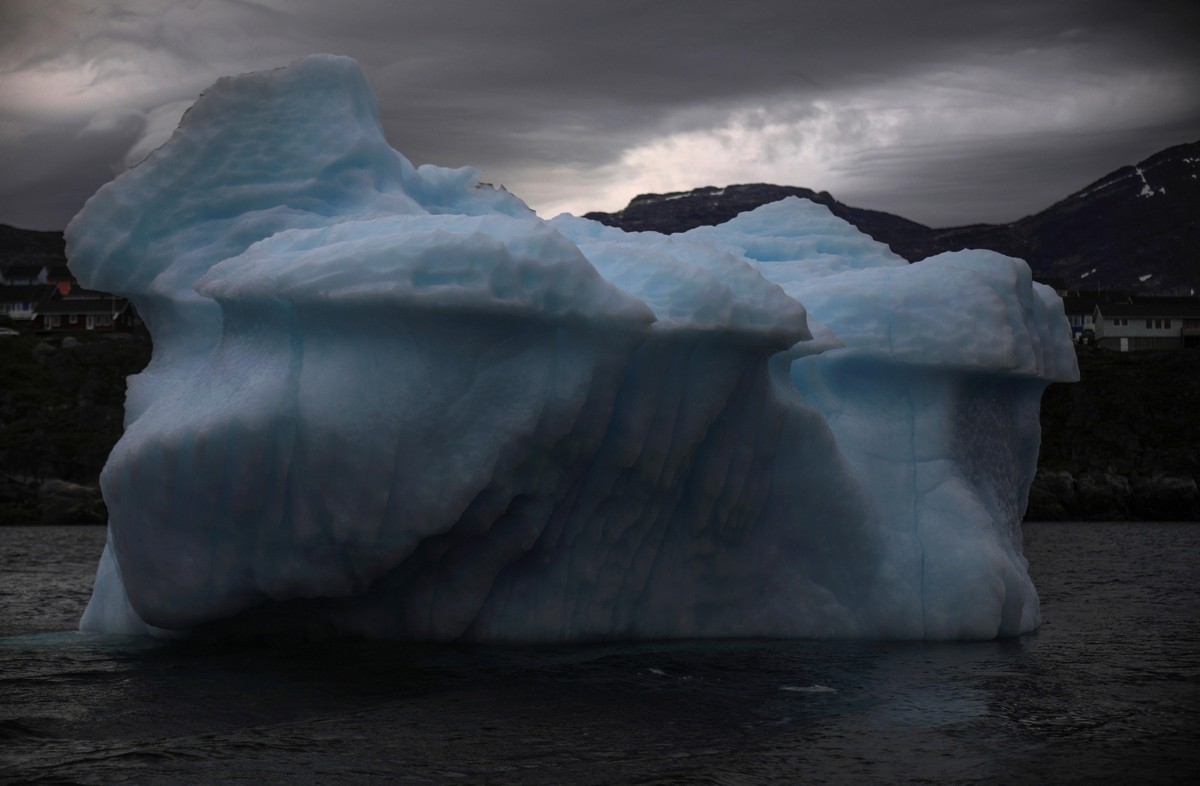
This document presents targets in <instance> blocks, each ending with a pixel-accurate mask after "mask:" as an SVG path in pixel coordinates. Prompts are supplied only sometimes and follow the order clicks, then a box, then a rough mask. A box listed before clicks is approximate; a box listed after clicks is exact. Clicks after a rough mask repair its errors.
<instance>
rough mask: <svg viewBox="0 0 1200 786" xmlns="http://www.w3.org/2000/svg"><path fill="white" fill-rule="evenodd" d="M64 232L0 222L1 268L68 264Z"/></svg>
mask: <svg viewBox="0 0 1200 786" xmlns="http://www.w3.org/2000/svg"><path fill="white" fill-rule="evenodd" d="M63 245H64V243H63V233H62V232H39V231H36V230H32V229H17V228H16V227H10V226H8V225H7V224H0V268H6V267H10V266H12V265H51V266H53V265H62V264H66V254H65V253H64V251H63Z"/></svg>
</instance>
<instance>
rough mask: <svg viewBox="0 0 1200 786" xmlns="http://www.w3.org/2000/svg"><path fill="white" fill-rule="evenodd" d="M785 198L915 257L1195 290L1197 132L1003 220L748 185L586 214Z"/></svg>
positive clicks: (1150, 289)
mask: <svg viewBox="0 0 1200 786" xmlns="http://www.w3.org/2000/svg"><path fill="white" fill-rule="evenodd" d="M787 196H799V197H803V198H807V199H811V200H812V201H814V202H817V203H818V204H823V205H825V206H826V207H828V208H829V210H830V212H832V213H833V214H834V215H835V216H837V217H838V218H841V219H843V220H845V221H848V222H849V223H851V224H853V225H854V226H856V227H857V228H858V229H859V230H860V231H862V232H865V233H866V234H868V235H870V236H871V237H873V238H875V239H876V240H878V241H880V242H882V243H885V244H887V245H888V246H890V247H891V248H892V250H893V251H894V252H896V253H897V254H899V255H900V256H902V257H904V258H905V259H907V260H909V261H910V262H915V261H917V260H920V259H924V258H926V257H929V256H933V255H935V254H939V253H942V252H944V251H958V250H961V249H965V248H984V249H991V250H993V251H997V252H999V253H1002V254H1006V255H1008V256H1014V257H1020V258H1021V259H1024V260H1025V261H1026V262H1028V263H1029V265H1030V267H1031V268H1032V269H1033V271H1034V273H1035V274H1036V275H1038V276H1042V277H1047V278H1059V279H1062V280H1063V281H1064V282H1065V283H1066V285H1067V287H1068V288H1070V289H1075V290H1092V289H1107V290H1125V291H1129V292H1137V293H1141V294H1187V293H1188V292H1191V291H1197V292H1200V256H1198V254H1197V251H1196V249H1197V248H1198V247H1200V140H1197V141H1195V142H1187V143H1184V144H1181V145H1174V146H1172V147H1168V148H1166V149H1164V150H1161V151H1159V152H1158V153H1155V154H1153V155H1151V156H1149V157H1148V158H1146V159H1144V160H1142V161H1140V162H1138V163H1137V164H1131V165H1126V166H1123V167H1120V168H1118V169H1115V170H1113V171H1112V172H1109V173H1108V174H1106V175H1104V176H1102V177H1100V178H1098V179H1096V180H1094V181H1093V182H1091V183H1089V184H1088V185H1087V186H1084V187H1083V188H1081V189H1079V190H1078V191H1075V192H1074V193H1071V194H1069V195H1067V196H1066V197H1064V198H1063V199H1060V200H1059V201H1057V202H1055V203H1054V204H1052V205H1050V206H1049V207H1047V208H1045V209H1044V210H1041V211H1039V212H1037V213H1033V214H1031V215H1028V216H1025V217H1023V218H1020V219H1017V220H1016V221H1013V222H1010V223H1007V224H969V225H965V226H958V227H946V228H941V229H935V228H931V227H928V226H925V225H924V224H920V223H918V222H916V221H912V220H910V219H906V218H904V217H902V216H898V215H894V214H891V213H886V212H883V211H878V210H867V209H865V208H858V207H854V206H851V205H847V204H845V203H843V202H840V201H838V200H837V199H835V198H834V197H833V196H832V195H830V194H829V192H827V191H821V192H816V191H813V190H811V189H807V188H803V187H799V186H778V185H773V184H768V183H751V184H742V185H731V186H724V187H720V188H718V187H715V186H705V187H703V188H697V189H693V190H692V191H685V192H673V193H668V194H641V195H639V196H636V197H634V198H633V199H632V200H631V201H630V203H629V205H627V206H626V207H625V208H623V209H622V210H619V211H617V212H615V213H602V212H592V213H586V214H585V215H584V217H585V218H590V219H592V220H595V221H599V222H600V223H603V224H607V225H609V226H615V227H620V228H621V229H624V230H626V231H630V232H636V231H657V232H663V233H665V234H673V233H676V232H683V231H686V230H688V229H692V228H694V227H697V226H703V225H710V224H716V223H723V222H724V221H728V220H729V219H731V218H733V217H734V216H735V215H737V214H738V213H741V212H744V211H746V210H753V209H754V208H756V207H759V206H761V205H764V204H768V203H769V202H775V201H778V200H779V199H783V198H785V197H787Z"/></svg>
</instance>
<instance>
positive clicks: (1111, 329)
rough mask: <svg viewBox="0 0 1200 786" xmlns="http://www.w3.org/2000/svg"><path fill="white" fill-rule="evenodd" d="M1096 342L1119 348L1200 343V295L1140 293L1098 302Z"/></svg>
mask: <svg viewBox="0 0 1200 786" xmlns="http://www.w3.org/2000/svg"><path fill="white" fill-rule="evenodd" d="M1092 319H1093V323H1094V329H1095V337H1096V344H1097V345H1099V346H1101V347H1103V348H1105V349H1114V350H1117V351H1119V352H1137V351H1140V350H1148V349H1181V348H1184V347H1200V298H1196V297H1139V298H1135V299H1133V300H1132V302H1128V303H1098V304H1096V307H1095V309H1094V310H1093V313H1092Z"/></svg>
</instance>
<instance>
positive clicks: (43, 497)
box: [37, 479, 108, 524]
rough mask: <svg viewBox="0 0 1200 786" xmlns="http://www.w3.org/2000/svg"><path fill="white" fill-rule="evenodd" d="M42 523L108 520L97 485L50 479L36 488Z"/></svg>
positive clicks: (96, 522)
mask: <svg viewBox="0 0 1200 786" xmlns="http://www.w3.org/2000/svg"><path fill="white" fill-rule="evenodd" d="M37 496H38V507H39V508H40V511H41V522H42V523H43V524H103V523H105V522H106V521H107V520H108V512H107V510H106V509H105V507H104V498H103V496H102V495H101V493H100V487H99V486H98V485H82V484H79V483H68V482H67V481H65V480H58V479H51V480H46V481H43V482H42V484H41V485H40V486H38V492H37Z"/></svg>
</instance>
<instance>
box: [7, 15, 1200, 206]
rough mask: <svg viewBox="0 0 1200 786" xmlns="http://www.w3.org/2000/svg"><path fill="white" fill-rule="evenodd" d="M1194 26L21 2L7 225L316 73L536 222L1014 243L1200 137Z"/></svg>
mask: <svg viewBox="0 0 1200 786" xmlns="http://www.w3.org/2000/svg"><path fill="white" fill-rule="evenodd" d="M1191 5H1192V4H1190V3H1159V2H1095V1H1093V0H1087V1H1085V0H1076V1H1072V0H1067V1H1065V2H1053V3H1051V2H1043V1H1041V0H1039V1H1038V2H1020V1H1018V2H1004V3H997V2H992V1H991V0H960V1H959V2H932V1H931V0H913V1H910V2H906V3H894V2H887V0H876V1H875V2H847V3H828V2H824V1H822V2H803V1H800V2H797V1H796V0H780V1H779V2H744V3H729V2H727V1H723V2H703V1H697V0H688V1H686V2H684V1H680V2H672V1H670V0H663V1H661V2H607V3H573V2H564V1H563V0H555V1H554V2H546V1H544V0H526V1H524V2H512V1H509V2H479V1H478V0H472V1H471V2H466V1H465V0H441V2H437V3H432V2H431V3H425V2H382V1H381V2H366V1H365V0H342V1H341V2H336V3H329V2H327V1H326V0H321V2H315V1H314V2H309V1H308V0H301V2H294V1H289V2H283V0H277V1H263V2H233V1H232V0H229V1H226V2H205V3H197V2H165V3H164V2H154V3H151V2H145V1H143V0H126V1H125V2H117V1H116V0H113V1H112V2H102V3H82V2H79V3H70V2H64V3H53V4H50V3H42V2H21V1H18V2H12V1H11V0H10V1H9V2H6V3H4V4H0V9H2V10H0V15H2V16H0V154H2V155H3V157H4V160H5V161H6V162H11V163H8V164H7V165H6V170H7V171H6V172H5V173H4V174H3V175H0V178H2V180H0V222H7V223H15V224H18V225H25V226H37V227H61V226H62V225H63V224H64V223H65V221H66V220H67V219H68V218H69V217H70V215H71V214H72V213H73V212H74V210H75V209H77V208H78V206H79V205H80V204H82V201H83V200H84V199H85V198H86V197H87V196H88V195H89V194H90V193H91V192H92V191H94V189H95V188H96V187H97V186H98V185H99V184H100V183H101V182H102V181H103V180H104V179H105V178H106V177H107V176H108V173H111V172H112V171H113V170H119V169H121V168H122V167H123V166H125V165H127V164H128V163H132V162H133V161H134V160H136V159H137V158H138V157H140V155H141V154H143V153H144V152H145V151H146V149H148V147H152V146H153V145H155V144H158V143H160V142H161V141H162V140H163V138H164V136H165V134H166V133H167V132H168V131H169V128H170V127H171V125H172V124H173V122H174V120H175V118H177V117H178V113H179V112H181V111H182V108H183V107H184V106H185V105H186V104H185V103H183V102H185V101H190V100H192V99H194V97H195V95H196V94H197V92H198V91H199V90H201V89H203V88H204V87H205V86H206V85H207V84H209V83H211V82H212V81H213V80H214V79H215V78H217V77H218V76H221V75H225V74H230V73H239V72H243V71H247V70H254V69H259V68H266V67H273V66H278V65H283V64H286V63H287V62H288V61H290V60H291V59H293V58H295V57H298V56H301V55H304V54H308V53H311V52H318V51H324V52H335V53H339V54H348V55H351V56H353V57H355V58H357V59H358V60H359V62H360V63H362V65H363V67H364V69H365V70H366V72H367V75H368V78H369V79H370V80H371V82H372V84H373V85H374V87H375V89H376V91H377V92H378V94H379V103H380V108H381V112H382V115H383V118H384V124H385V130H386V132H387V134H388V138H389V139H390V140H391V142H392V143H393V145H394V146H396V147H397V149H399V150H400V151H401V152H403V153H404V154H405V155H406V156H408V157H409V158H410V159H412V160H413V161H414V162H416V163H424V162H430V163H438V164H443V165H447V166H459V165H463V164H471V165H474V166H477V167H479V168H481V169H483V170H484V173H485V178H486V179H488V180H491V181H494V182H503V183H505V184H506V185H507V186H508V187H509V188H510V189H511V190H513V191H514V192H516V193H517V194H519V195H521V196H523V197H524V198H526V199H527V201H530V202H531V204H533V206H535V207H537V208H539V209H540V210H542V211H543V212H553V211H554V210H555V209H557V208H560V207H566V208H571V209H574V210H583V209H587V208H601V209H612V208H616V207H619V206H620V204H623V202H624V201H626V200H627V199H628V198H629V197H631V196H633V195H634V194H635V193H637V192H638V191H644V190H661V189H667V188H684V187H692V186H697V185H704V184H707V183H715V184H723V183H725V182H746V181H751V180H772V181H775V182H788V183H792V184H797V185H807V186H810V187H815V188H828V189H829V190H831V191H833V192H834V193H835V195H837V196H839V197H841V198H843V199H850V198H851V197H853V198H854V199H857V200H858V201H859V203H865V204H867V205H868V206H874V207H881V208H882V209H887V210H892V211H894V212H899V213H901V214H904V215H907V216H910V217H912V218H916V219H917V220H923V221H926V222H929V223H940V224H945V223H958V222H962V221H974V220H997V221H999V220H1008V219H1010V218H1014V217H1016V216H1017V215H1020V214H1023V213H1027V212H1031V211H1033V210H1036V209H1039V208H1040V207H1043V206H1044V205H1045V203H1046V201H1047V200H1049V201H1053V199H1056V198H1058V197H1060V196H1065V194H1066V192H1067V191H1069V190H1071V189H1073V188H1077V187H1078V186H1080V185H1083V184H1084V183H1086V182H1087V181H1089V180H1091V179H1093V178H1095V177H1098V176H1100V175H1101V174H1103V173H1104V172H1105V171H1107V170H1108V169H1111V168H1112V167H1114V166H1117V165H1120V164H1123V163H1129V162H1131V161H1133V160H1136V159H1137V158H1140V157H1142V156H1145V155H1148V154H1149V153H1152V152H1154V151H1155V150H1157V149H1159V148H1161V147H1163V146H1165V145H1166V144H1171V143H1176V142H1182V141H1188V140H1189V139H1193V138H1196V137H1197V136H1200V55H1198V54H1197V51H1196V50H1197V49H1200V47H1197V46H1196V44H1197V38H1198V36H1197V32H1198V30H1200V21H1198V20H1200V16H1198V13H1197V12H1196V11H1195V10H1192V8H1191ZM130 129H136V132H135V133H134V132H131V131H130ZM64 145H65V147H64ZM977 186H978V188H977Z"/></svg>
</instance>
